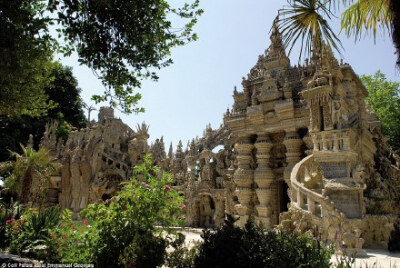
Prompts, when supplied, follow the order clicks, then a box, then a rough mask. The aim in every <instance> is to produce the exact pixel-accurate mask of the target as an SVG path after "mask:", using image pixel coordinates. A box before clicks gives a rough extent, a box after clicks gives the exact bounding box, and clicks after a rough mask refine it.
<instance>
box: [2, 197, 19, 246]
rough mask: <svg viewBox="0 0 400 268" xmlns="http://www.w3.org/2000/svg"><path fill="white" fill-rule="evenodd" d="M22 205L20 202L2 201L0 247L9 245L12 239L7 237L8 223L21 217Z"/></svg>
mask: <svg viewBox="0 0 400 268" xmlns="http://www.w3.org/2000/svg"><path fill="white" fill-rule="evenodd" d="M21 211H22V209H21V205H20V204H19V203H18V202H13V201H12V200H11V202H10V203H9V204H7V203H4V202H1V201H0V248H5V247H8V246H9V244H10V240H9V239H8V237H6V229H7V225H8V224H11V223H12V222H13V221H15V220H19V218H20V217H21Z"/></svg>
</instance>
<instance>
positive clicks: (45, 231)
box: [7, 207, 60, 261]
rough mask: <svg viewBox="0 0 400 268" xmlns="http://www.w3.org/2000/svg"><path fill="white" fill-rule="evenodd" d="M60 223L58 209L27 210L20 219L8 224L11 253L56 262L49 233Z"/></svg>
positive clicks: (56, 255) (55, 254)
mask: <svg viewBox="0 0 400 268" xmlns="http://www.w3.org/2000/svg"><path fill="white" fill-rule="evenodd" d="M59 222H60V217H59V208H58V207H52V208H48V209H44V210H41V211H37V210H35V209H29V210H27V211H26V212H25V213H23V215H22V216H21V219H19V220H14V221H11V222H8V224H7V234H8V236H9V237H10V239H11V243H10V247H9V250H10V252H11V253H15V254H18V255H20V256H24V257H30V258H35V259H38V260H45V261H58V260H59V257H58V254H57V251H56V250H57V244H56V243H55V242H56V241H55V240H54V236H53V235H52V233H51V232H50V230H51V229H54V228H55V227H57V226H58V224H59Z"/></svg>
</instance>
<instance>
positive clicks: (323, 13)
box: [277, 0, 400, 66]
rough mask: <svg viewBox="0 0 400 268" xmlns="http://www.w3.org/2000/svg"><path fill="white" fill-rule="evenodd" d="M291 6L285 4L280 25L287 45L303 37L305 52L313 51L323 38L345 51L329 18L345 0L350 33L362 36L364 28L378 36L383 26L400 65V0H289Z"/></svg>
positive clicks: (344, 23)
mask: <svg viewBox="0 0 400 268" xmlns="http://www.w3.org/2000/svg"><path fill="white" fill-rule="evenodd" d="M288 3H289V6H287V7H284V8H282V9H281V10H280V11H279V14H278V17H277V25H278V28H279V30H280V31H281V33H282V35H283V41H284V44H285V46H288V47H290V51H291V49H292V48H293V46H294V44H295V43H296V42H297V41H298V40H299V39H300V40H301V42H302V43H301V52H300V58H301V55H302V52H303V50H304V52H305V54H310V52H311V50H312V49H313V48H316V49H318V48H320V47H321V42H325V43H326V44H327V45H329V46H330V47H332V48H334V49H335V50H337V51H338V52H339V53H340V52H341V48H342V45H341V42H340V40H339V39H338V37H337V35H336V34H335V33H334V32H333V31H332V29H331V28H330V26H329V23H328V21H327V20H326V19H325V18H327V19H329V20H330V19H331V17H332V16H333V15H334V13H333V11H335V10H338V9H339V8H340V7H341V4H343V5H344V6H346V7H347V9H346V10H345V11H344V12H343V13H342V16H341V28H342V30H343V31H345V33H346V35H347V36H352V35H354V37H355V39H356V40H358V39H360V38H361V36H362V35H363V33H364V31H365V32H367V33H371V34H372V35H373V36H374V38H376V33H377V28H378V27H381V28H382V29H383V30H387V31H388V32H389V34H391V35H392V38H393V42H394V44H395V46H396V49H397V55H398V62H397V64H398V65H399V66H400V17H399V14H400V3H399V1H397V0H341V1H340V0H324V1H322V0H288Z"/></svg>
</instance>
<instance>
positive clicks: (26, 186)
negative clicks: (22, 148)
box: [19, 167, 33, 204]
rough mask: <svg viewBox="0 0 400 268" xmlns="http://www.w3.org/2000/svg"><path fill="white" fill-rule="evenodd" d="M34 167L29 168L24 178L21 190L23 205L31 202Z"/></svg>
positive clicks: (20, 197) (20, 198) (20, 195)
mask: <svg viewBox="0 0 400 268" xmlns="http://www.w3.org/2000/svg"><path fill="white" fill-rule="evenodd" d="M32 177H33V174H32V167H28V168H27V170H26V171H25V175H24V178H23V179H22V183H21V190H20V193H19V200H20V202H21V203H23V204H24V203H27V202H28V201H29V196H30V191H31V186H32Z"/></svg>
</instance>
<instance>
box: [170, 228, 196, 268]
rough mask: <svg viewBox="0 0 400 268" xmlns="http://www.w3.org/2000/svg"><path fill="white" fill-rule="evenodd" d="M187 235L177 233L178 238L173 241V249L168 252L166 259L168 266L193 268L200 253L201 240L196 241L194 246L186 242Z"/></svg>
mask: <svg viewBox="0 0 400 268" xmlns="http://www.w3.org/2000/svg"><path fill="white" fill-rule="evenodd" d="M184 242H185V236H184V235H183V234H181V233H178V234H177V238H176V239H175V240H174V241H173V242H172V243H171V245H170V246H171V247H172V249H173V250H172V251H171V252H169V253H168V254H167V257H166V260H165V266H166V267H171V268H172V267H174V268H191V267H195V266H194V260H195V258H196V256H197V255H198V254H199V247H200V245H201V242H196V243H195V244H194V245H193V246H192V247H190V248H189V247H188V245H185V244H184Z"/></svg>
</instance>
